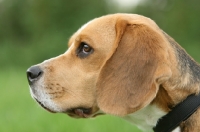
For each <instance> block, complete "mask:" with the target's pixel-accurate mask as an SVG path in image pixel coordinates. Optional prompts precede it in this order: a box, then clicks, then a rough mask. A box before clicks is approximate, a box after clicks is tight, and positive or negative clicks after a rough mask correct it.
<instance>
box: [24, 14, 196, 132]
mask: <svg viewBox="0 0 200 132" xmlns="http://www.w3.org/2000/svg"><path fill="white" fill-rule="evenodd" d="M27 77H28V81H29V85H30V91H31V96H32V97H33V98H34V99H35V100H36V101H37V102H38V103H39V104H40V105H41V106H42V107H43V108H45V109H46V110H48V111H50V112H56V113H57V112H59V113H66V114H68V115H69V116H71V117H74V118H90V117H95V116H97V115H101V114H112V115H116V116H119V117H121V118H124V119H126V120H128V121H130V122H131V123H133V124H135V125H136V126H138V128H140V129H141V130H143V131H151V130H152V128H153V127H155V126H156V124H157V122H158V120H159V119H160V118H161V117H162V116H164V115H166V114H167V113H169V112H170V111H171V110H172V108H173V107H175V106H176V105H177V104H179V103H180V102H182V101H183V100H185V99H186V98H187V97H188V96H189V95H191V94H195V95H197V94H199V91H200V66H199V64H198V63H197V62H195V61H194V59H192V58H191V57H190V56H189V55H188V54H187V53H186V51H185V50H184V49H183V48H182V47H181V46H180V45H179V44H178V43H177V42H176V41H175V40H173V39H172V38H171V37H170V36H169V35H167V34H166V33H165V32H164V31H162V30H161V29H160V28H159V27H158V26H157V24H156V23H155V22H154V21H153V20H151V19H149V18H147V17H144V16H141V15H137V14H120V13H119V14H111V15H106V16H102V17H99V18H95V19H93V20H91V21H89V22H88V23H86V24H85V25H83V26H82V27H81V28H80V29H79V30H78V31H77V32H75V33H74V34H73V35H72V37H71V38H70V40H69V42H68V49H67V51H66V52H65V53H64V54H62V55H60V56H57V57H55V58H51V59H49V60H45V61H44V62H42V63H40V64H37V65H34V66H32V67H30V68H29V69H28V70H27ZM175 131H176V132H178V131H181V132H199V131H200V109H197V110H196V111H195V112H194V113H193V114H192V115H191V116H190V117H189V118H188V119H187V120H185V121H183V122H181V123H180V125H179V126H178V127H177V128H176V129H174V132H175Z"/></svg>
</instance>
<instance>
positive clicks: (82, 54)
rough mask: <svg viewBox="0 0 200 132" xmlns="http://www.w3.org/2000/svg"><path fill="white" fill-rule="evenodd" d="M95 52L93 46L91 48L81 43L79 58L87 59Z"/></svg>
mask: <svg viewBox="0 0 200 132" xmlns="http://www.w3.org/2000/svg"><path fill="white" fill-rule="evenodd" d="M93 51H94V50H93V48H92V47H91V46H89V45H88V44H87V43H85V42H81V43H80V45H79V47H78V49H77V51H76V52H77V56H78V57H79V58H85V57H87V56H88V55H90V54H91V53H93Z"/></svg>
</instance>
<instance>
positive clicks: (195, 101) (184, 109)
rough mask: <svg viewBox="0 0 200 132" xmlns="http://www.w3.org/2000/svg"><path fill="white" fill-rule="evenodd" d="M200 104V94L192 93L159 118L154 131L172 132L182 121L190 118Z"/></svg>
mask: <svg viewBox="0 0 200 132" xmlns="http://www.w3.org/2000/svg"><path fill="white" fill-rule="evenodd" d="M199 106H200V94H198V95H194V94H192V95H190V96H188V97H187V98H186V99H185V100H184V101H182V102H181V103H179V104H178V105H176V106H175V107H174V108H173V109H172V110H171V111H170V112H169V113H168V114H166V115H165V116H163V117H161V118H160V119H159V120H158V123H157V125H156V126H155V127H154V128H153V130H154V132H171V131H172V130H174V129H175V128H176V127H178V126H179V124H180V123H181V122H182V121H185V120H186V119H188V118H189V117H190V116H191V115H192V114H193V113H194V112H195V111H196V110H197V109H198V107H199Z"/></svg>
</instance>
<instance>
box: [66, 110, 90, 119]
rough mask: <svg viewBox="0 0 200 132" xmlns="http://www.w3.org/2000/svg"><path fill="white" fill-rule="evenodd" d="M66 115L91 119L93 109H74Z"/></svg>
mask: <svg viewBox="0 0 200 132" xmlns="http://www.w3.org/2000/svg"><path fill="white" fill-rule="evenodd" d="M65 113H67V114H68V115H69V116H71V117H75V118H89V117H90V116H91V115H92V108H72V109H70V110H67V111H66V112H65Z"/></svg>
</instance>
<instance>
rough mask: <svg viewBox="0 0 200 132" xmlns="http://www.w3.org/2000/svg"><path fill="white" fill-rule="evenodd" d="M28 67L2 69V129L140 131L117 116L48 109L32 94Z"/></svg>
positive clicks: (2, 131) (23, 131)
mask: <svg viewBox="0 0 200 132" xmlns="http://www.w3.org/2000/svg"><path fill="white" fill-rule="evenodd" d="M25 71H26V69H14V68H7V69H6V70H2V69H1V71H0V88H1V96H0V132H26V131H28V132H45V131H46V132H122V131H123V132H130V131H131V132H140V131H139V130H138V129H137V128H136V127H134V126H133V125H131V124H130V123H128V122H126V121H124V120H123V119H120V118H118V117H114V116H99V117H97V118H95V119H73V118H70V117H68V116H67V115H65V114H51V113H48V112H46V111H45V110H43V109H42V108H40V107H39V105H37V104H36V103H35V102H34V101H33V99H32V98H31V96H30V94H29V88H28V83H27V80H26V74H25Z"/></svg>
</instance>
